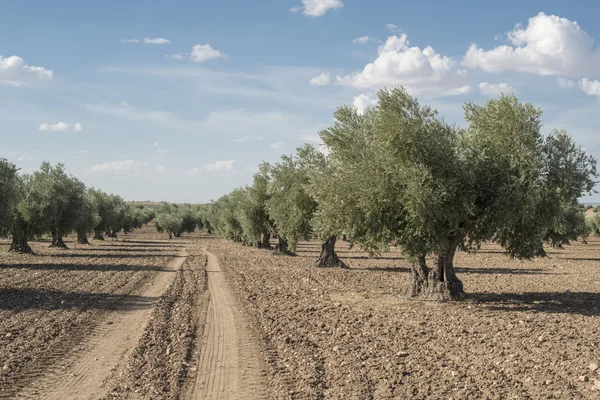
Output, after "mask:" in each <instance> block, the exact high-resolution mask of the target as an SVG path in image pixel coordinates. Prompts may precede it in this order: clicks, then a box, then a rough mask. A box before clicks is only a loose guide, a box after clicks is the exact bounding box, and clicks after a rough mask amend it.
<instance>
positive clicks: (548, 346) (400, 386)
mask: <svg viewBox="0 0 600 400" xmlns="http://www.w3.org/2000/svg"><path fill="white" fill-rule="evenodd" d="M207 245H208V247H209V248H208V249H209V251H211V252H213V253H215V254H217V255H220V256H221V259H222V262H221V266H222V267H223V269H224V270H225V272H226V273H227V275H228V278H229V279H230V281H231V282H233V284H234V285H233V286H234V287H235V289H236V295H237V297H238V298H239V300H241V301H242V303H243V304H244V305H245V309H246V310H247V312H248V313H249V314H250V316H251V318H252V320H253V323H254V325H255V327H256V329H257V331H258V332H260V335H261V339H262V342H263V345H264V347H265V350H266V351H265V354H266V356H265V359H266V361H267V363H268V366H269V371H268V372H269V381H270V384H271V386H272V388H273V393H274V396H275V397H276V398H278V399H325V398H327V399H361V400H362V399H409V398H415V399H424V398H431V399H450V398H451V399H504V398H507V399H508V398H529V399H565V398H568V399H596V398H597V399H600V389H599V388H600V386H598V385H597V383H596V381H597V380H598V381H600V374H599V373H598V372H597V371H598V370H600V368H599V369H597V370H593V371H592V369H593V368H595V364H594V362H597V360H598V359H600V279H598V278H591V277H594V276H597V273H598V264H597V260H599V259H600V241H599V240H597V239H593V240H591V241H590V244H589V245H587V246H585V245H581V244H574V245H573V246H569V247H567V248H566V249H565V250H564V251H555V250H552V249H548V253H549V255H550V257H551V258H549V259H539V260H536V261H534V262H520V261H518V260H511V259H509V258H508V257H505V256H504V255H502V254H500V249H499V248H498V247H496V246H493V245H485V246H484V247H483V248H482V251H481V252H480V253H478V254H466V253H461V254H459V255H458V256H457V260H456V263H455V264H456V265H457V266H458V267H459V269H458V273H459V278H461V279H462V280H463V282H464V284H465V289H466V290H467V293H468V299H467V300H466V301H464V302H455V303H452V302H450V303H437V302H428V301H419V300H412V299H410V298H408V297H406V296H404V295H403V294H404V293H405V291H406V288H407V287H408V286H409V284H410V278H411V276H410V268H409V264H408V263H407V262H406V261H405V260H404V259H403V258H402V254H401V253H400V252H399V251H392V252H390V253H386V254H383V255H382V256H381V257H379V258H376V259H369V258H368V257H366V256H365V255H364V254H361V253H357V252H356V251H351V250H350V249H349V248H348V246H347V245H345V244H342V243H340V245H339V246H338V249H337V250H338V255H339V256H340V258H341V259H342V260H343V261H344V262H346V263H347V264H348V265H349V267H350V268H349V269H328V270H324V269H319V268H314V267H313V263H314V260H315V259H316V258H317V257H318V254H319V245H318V244H317V243H300V244H299V246H298V247H299V251H298V256H297V257H294V258H287V257H285V258H282V257H273V256H272V255H270V252H268V251H264V250H257V249H251V248H247V247H242V246H237V245H235V244H232V243H231V242H226V241H224V240H217V239H213V240H211V241H210V243H207Z"/></svg>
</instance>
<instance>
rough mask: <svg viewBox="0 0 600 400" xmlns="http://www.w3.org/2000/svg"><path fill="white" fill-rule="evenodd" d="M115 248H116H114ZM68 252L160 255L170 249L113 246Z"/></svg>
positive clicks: (73, 249)
mask: <svg viewBox="0 0 600 400" xmlns="http://www.w3.org/2000/svg"><path fill="white" fill-rule="evenodd" d="M114 247H116V246H114ZM68 250H69V251H78V252H80V251H109V252H123V253H162V252H165V251H169V250H172V248H171V247H165V248H164V249H158V248H145V247H141V246H140V247H138V248H132V247H129V248H127V247H126V246H123V247H116V248H113V246H95V247H94V246H90V247H86V248H81V247H80V248H69V249H68Z"/></svg>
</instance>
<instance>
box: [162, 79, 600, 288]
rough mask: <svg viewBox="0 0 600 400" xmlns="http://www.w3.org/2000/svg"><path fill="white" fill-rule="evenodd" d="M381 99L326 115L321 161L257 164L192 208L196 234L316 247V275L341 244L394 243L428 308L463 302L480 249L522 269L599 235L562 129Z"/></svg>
mask: <svg viewBox="0 0 600 400" xmlns="http://www.w3.org/2000/svg"><path fill="white" fill-rule="evenodd" d="M378 98H379V101H378V105H377V106H373V107H370V108H368V109H367V110H366V111H364V113H358V112H357V110H356V109H355V108H353V107H349V106H341V107H340V108H338V109H337V111H336V112H335V114H334V117H335V123H334V125H333V126H331V127H330V128H328V129H325V130H323V131H321V132H320V137H321V139H322V140H323V142H324V144H325V149H326V151H325V152H320V151H318V150H317V149H316V148H315V147H313V146H310V145H305V146H303V147H301V148H299V149H297V151H296V154H294V155H284V156H282V157H281V160H280V161H278V162H276V163H274V164H268V163H263V164H262V165H261V166H260V168H259V171H258V172H257V173H256V174H255V175H254V181H253V183H252V185H250V186H246V187H243V188H238V189H235V190H234V191H233V192H231V193H229V194H227V195H225V196H223V197H221V198H220V199H218V200H217V201H213V202H212V203H210V204H208V205H204V206H202V207H201V208H200V215H201V217H200V218H201V221H202V226H204V227H206V228H207V229H208V230H209V231H213V230H214V231H216V232H218V233H220V234H222V235H223V236H225V237H226V238H228V239H231V240H233V241H236V242H241V243H244V244H247V245H252V246H256V247H259V248H264V249H271V245H270V239H271V238H276V239H277V244H276V246H275V248H274V251H275V252H277V253H280V254H281V253H283V254H293V253H295V252H296V249H297V243H298V241H299V240H303V239H304V240H305V239H318V240H320V241H321V243H322V250H321V254H320V256H319V258H318V261H317V263H316V265H317V266H318V267H342V266H344V264H343V262H342V261H341V260H340V259H339V257H338V256H337V254H336V252H335V244H336V241H337V240H338V238H346V237H347V238H348V239H349V240H351V242H352V243H353V244H355V245H357V246H359V247H360V248H361V249H363V250H365V251H367V252H369V253H370V254H372V255H376V254H379V253H381V252H382V251H385V250H386V249H388V248H389V246H390V245H397V246H399V247H401V248H402V250H403V254H404V255H405V257H406V258H407V259H408V260H409V261H410V263H411V264H412V288H411V293H412V295H413V296H421V297H425V298H430V299H461V298H462V297H463V296H464V289H463V285H462V282H461V281H460V279H459V278H458V277H457V276H456V273H455V269H454V256H455V254H456V251H457V250H459V249H462V250H466V251H476V250H477V249H478V248H479V246H480V245H481V243H482V242H484V241H491V242H496V243H498V244H499V245H500V246H502V248H503V249H504V250H505V252H506V253H507V254H508V255H510V256H511V257H516V258H519V259H531V258H533V257H536V256H543V255H545V252H544V248H543V243H548V244H550V245H552V246H554V247H561V246H562V245H564V244H568V243H569V241H570V240H575V239H577V238H578V237H579V236H583V237H584V238H585V237H587V235H588V234H589V233H590V232H594V233H596V234H600V217H596V218H595V219H594V220H589V221H586V219H585V216H584V212H585V209H584V208H582V207H580V206H579V204H578V199H579V198H580V197H581V196H583V195H584V194H586V193H591V192H593V188H594V185H595V183H596V179H597V177H598V174H597V171H596V160H595V159H594V158H593V157H592V156H590V155H587V154H586V153H585V152H584V151H583V150H582V149H581V148H580V147H579V146H577V145H576V144H575V143H574V141H573V140H572V139H571V137H570V136H569V135H568V134H567V133H566V132H565V131H552V132H551V133H550V134H549V135H548V136H546V137H544V136H543V135H542V134H541V132H540V129H541V125H542V124H541V115H542V113H541V111H540V110H539V109H537V108H535V107H534V106H533V105H531V104H530V103H521V102H519V100H518V99H517V97H515V96H514V95H509V96H507V95H502V96H501V97H499V98H496V99H492V100H489V101H488V102H487V103H485V104H484V105H476V104H474V103H466V104H465V106H464V112H465V120H466V121H467V124H468V126H467V127H466V128H460V127H457V126H455V125H450V124H448V123H446V122H445V121H444V120H443V119H441V118H440V117H439V116H438V115H437V112H435V111H434V110H432V109H431V108H430V107H428V106H422V105H420V104H419V103H418V101H417V100H416V99H415V98H414V97H411V96H410V95H408V94H407V93H406V91H405V90H404V89H403V88H396V89H392V90H383V91H380V92H379V93H378ZM176 222H179V220H178V221H176ZM173 226H178V225H177V224H175V223H174V224H173Z"/></svg>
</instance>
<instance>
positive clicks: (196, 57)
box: [190, 43, 227, 63]
mask: <svg viewBox="0 0 600 400" xmlns="http://www.w3.org/2000/svg"><path fill="white" fill-rule="evenodd" d="M216 58H224V59H226V58H227V55H226V54H224V53H221V52H220V51H219V50H215V49H213V48H212V46H211V45H210V44H208V43H207V44H197V45H195V46H194V47H192V53H191V54H190V61H192V62H195V63H201V62H204V61H208V60H212V59H216Z"/></svg>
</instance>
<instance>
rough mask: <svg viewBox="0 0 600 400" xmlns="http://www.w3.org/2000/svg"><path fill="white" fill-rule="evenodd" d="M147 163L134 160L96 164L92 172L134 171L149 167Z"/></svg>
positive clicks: (91, 168)
mask: <svg viewBox="0 0 600 400" xmlns="http://www.w3.org/2000/svg"><path fill="white" fill-rule="evenodd" d="M147 166H148V163H147V162H136V161H133V160H126V161H113V162H107V163H104V164H96V165H92V166H91V167H90V171H91V172H109V173H120V172H127V171H133V170H136V169H138V168H141V167H147Z"/></svg>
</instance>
